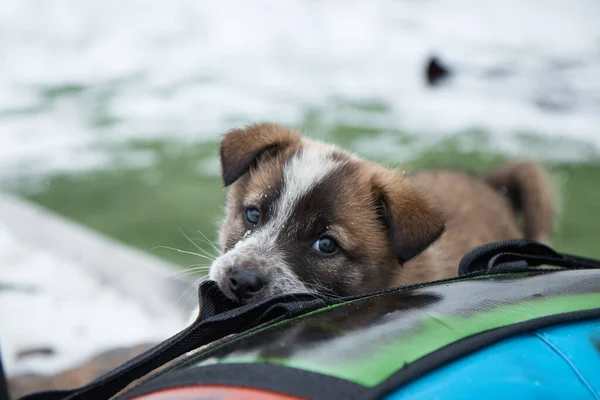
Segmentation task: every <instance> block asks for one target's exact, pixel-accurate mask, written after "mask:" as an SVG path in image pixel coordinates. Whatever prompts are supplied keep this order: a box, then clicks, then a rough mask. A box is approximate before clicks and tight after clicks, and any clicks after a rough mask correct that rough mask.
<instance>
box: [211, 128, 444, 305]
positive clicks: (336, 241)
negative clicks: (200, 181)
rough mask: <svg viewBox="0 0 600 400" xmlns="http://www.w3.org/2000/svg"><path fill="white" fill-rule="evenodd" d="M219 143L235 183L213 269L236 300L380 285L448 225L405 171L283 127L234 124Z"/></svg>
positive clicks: (343, 292) (228, 180) (226, 172)
mask: <svg viewBox="0 0 600 400" xmlns="http://www.w3.org/2000/svg"><path fill="white" fill-rule="evenodd" d="M220 150H221V167H222V171H223V181H224V184H225V185H226V186H231V187H230V190H229V192H228V195H227V204H226V211H225V220H224V223H223V225H222V227H221V231H220V236H219V242H220V246H221V248H222V250H223V253H222V255H221V256H220V257H219V258H217V260H216V261H215V262H214V263H213V264H212V266H211V269H210V278H211V279H213V280H215V281H217V283H218V284H219V286H220V287H221V289H222V290H223V291H224V292H225V293H226V294H227V295H228V296H230V297H231V298H232V299H234V300H238V301H240V302H242V303H248V302H253V301H258V300H262V299H264V298H267V297H270V296H275V295H279V294H284V293H294V292H313V293H318V294H322V295H332V296H347V295H353V294H359V293H365V292H368V291H372V290H377V289H383V288H385V287H388V286H389V285H390V284H391V283H392V280H393V279H394V277H395V275H396V274H397V270H398V268H400V266H399V264H402V263H403V262H405V261H407V260H410V259H411V258H413V257H414V256H416V255H417V254H419V253H420V252H422V251H423V250H424V249H425V248H426V247H427V246H428V245H429V244H431V243H432V242H433V241H434V240H436V239H437V237H438V236H439V235H440V234H441V233H442V231H443V229H444V218H443V216H442V214H441V212H440V211H439V210H438V208H437V206H436V204H435V202H434V201H433V200H432V199H430V198H429V197H428V196H426V195H425V194H424V193H422V192H420V191H418V190H417V189H415V188H414V187H413V186H411V185H410V184H409V183H408V182H406V181H405V180H404V179H403V177H402V175H401V174H398V173H396V172H393V171H390V170H387V169H385V168H383V167H381V166H379V165H377V164H375V163H371V162H368V161H365V160H362V159H360V158H358V157H356V156H354V155H351V154H349V153H347V152H344V151H342V150H340V149H339V148H337V147H334V146H331V145H328V144H324V143H320V142H314V141H311V140H307V139H302V138H301V137H300V136H299V134H298V133H296V132H295V131H292V130H290V129H287V128H285V127H282V126H279V125H274V124H258V125H253V126H251V127H249V128H247V129H240V130H234V131H231V132H229V133H228V134H226V135H225V137H224V138H223V141H222V143H221V149H220Z"/></svg>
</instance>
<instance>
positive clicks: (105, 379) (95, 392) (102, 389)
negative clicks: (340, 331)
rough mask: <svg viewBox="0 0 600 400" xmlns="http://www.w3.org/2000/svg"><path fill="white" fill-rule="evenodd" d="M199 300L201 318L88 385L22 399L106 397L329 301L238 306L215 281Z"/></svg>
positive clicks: (305, 298) (287, 299) (306, 297)
mask: <svg viewBox="0 0 600 400" xmlns="http://www.w3.org/2000/svg"><path fill="white" fill-rule="evenodd" d="M199 300H200V305H201V307H200V315H199V317H198V319H196V321H195V322H194V323H193V324H192V325H191V326H189V327H187V328H186V329H184V330H183V331H181V332H180V333H178V334H176V335H175V336H173V337H171V338H170V339H167V340H166V341H164V342H162V343H161V344H159V345H157V346H155V347H153V348H152V349H150V350H148V351H146V352H144V353H142V354H140V355H139V356H137V357H135V358H133V359H132V360H130V361H128V362H126V363H125V364H123V365H121V366H120V367H118V368H116V369H114V370H113V371H111V372H109V373H108V374H106V375H103V376H101V377H99V378H97V379H95V380H93V381H92V382H90V383H88V384H87V385H85V386H82V387H80V388H76V389H70V390H52V391H45V392H38V393H33V394H30V395H27V396H25V397H22V400H25V399H26V400H55V399H56V400H58V399H68V400H76V399H78V400H79V399H107V398H109V397H111V396H113V395H114V394H116V393H118V392H119V391H120V390H122V389H123V388H125V387H126V386H127V385H128V384H130V383H131V382H133V381H134V380H136V379H139V378H141V377H143V376H144V375H146V374H148V373H150V372H151V371H153V370H154V369H156V368H158V367H160V366H161V365H163V364H165V363H167V362H169V361H171V360H173V359H175V358H177V357H179V356H180V355H182V354H184V353H187V352H188V351H192V350H194V349H196V348H198V347H200V346H203V345H205V344H208V343H210V342H213V341H215V340H217V339H220V338H223V337H225V336H227V335H231V334H235V333H240V332H244V331H247V330H249V329H252V328H255V327H258V326H259V325H262V324H265V323H274V322H277V321H279V320H283V319H287V318H292V317H295V316H298V315H300V314H303V313H305V312H308V311H311V310H315V309H318V308H322V307H325V306H326V305H328V304H329V302H328V301H325V300H323V299H322V298H318V297H316V296H314V295H311V294H294V295H284V296H279V297H275V298H272V299H268V300H265V301H263V302H260V303H256V304H249V305H245V306H239V304H237V303H234V302H233V301H231V300H230V299H228V298H227V297H226V296H225V295H224V294H223V292H221V290H220V289H219V288H218V286H217V284H216V283H215V282H213V281H207V282H204V283H203V284H202V285H201V286H200V288H199Z"/></svg>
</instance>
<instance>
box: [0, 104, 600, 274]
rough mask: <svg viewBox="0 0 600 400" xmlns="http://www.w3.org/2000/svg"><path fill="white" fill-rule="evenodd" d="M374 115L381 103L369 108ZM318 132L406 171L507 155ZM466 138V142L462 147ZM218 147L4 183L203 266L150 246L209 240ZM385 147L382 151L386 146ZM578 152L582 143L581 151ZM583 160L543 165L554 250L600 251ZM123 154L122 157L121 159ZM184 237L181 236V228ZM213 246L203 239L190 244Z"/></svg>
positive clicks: (165, 150)
mask: <svg viewBox="0 0 600 400" xmlns="http://www.w3.org/2000/svg"><path fill="white" fill-rule="evenodd" d="M372 108H373V110H374V112H382V111H385V110H380V108H381V107H377V105H374V106H372ZM304 128H306V130H307V131H310V132H311V133H312V134H313V135H312V136H313V137H319V135H317V134H315V133H316V132H319V128H320V126H319V121H318V119H317V118H316V117H311V115H310V113H309V114H308V116H307V119H306V123H305V126H304ZM323 131H326V132H327V133H326V134H325V135H323V136H324V139H326V140H328V141H331V142H334V143H337V144H339V145H342V146H344V147H346V148H351V149H352V150H354V151H356V152H357V153H359V154H362V155H365V156H367V157H369V158H371V159H375V160H378V161H385V162H386V163H387V164H388V165H393V164H396V165H402V166H403V167H405V168H407V169H409V170H416V169H422V168H433V167H444V168H448V167H450V168H460V169H463V170H464V169H466V170H470V171H474V172H483V171H485V170H487V169H488V168H490V167H492V166H494V165H497V164H499V163H501V162H503V161H504V160H505V157H504V156H502V155H500V154H497V153H495V152H494V151H493V149H491V148H490V146H488V137H487V135H486V134H485V133H483V132H476V131H474V132H465V133H462V134H458V135H455V136H453V137H450V138H447V139H445V140H443V141H439V142H437V143H435V144H434V145H430V146H421V147H420V148H419V149H418V150H414V153H411V158H412V159H411V160H410V161H408V162H402V160H401V159H400V158H402V154H404V155H406V154H407V152H408V153H410V152H411V151H412V150H411V149H413V148H414V144H415V143H418V142H419V141H418V135H414V134H412V135H411V134H405V133H401V132H391V131H381V130H378V129H375V128H362V127H357V126H351V125H347V126H334V127H331V126H330V127H328V128H327V129H323ZM381 138H385V139H386V141H387V142H392V143H393V144H394V148H395V149H397V152H398V154H399V156H398V158H399V159H397V160H393V159H394V153H393V152H391V154H390V151H385V150H386V149H384V148H382V149H381V150H382V151H381V155H378V154H377V148H375V149H373V148H371V149H369V150H368V151H363V150H364V149H365V148H366V147H364V144H365V143H369V142H373V143H378V142H377V140H379V139H381ZM465 144H466V145H465ZM217 145H218V143H217V142H216V141H214V142H203V143H197V144H189V143H182V142H177V141H136V142H131V143H128V145H127V146H125V147H120V148H118V149H115V150H114V154H115V157H114V158H115V162H114V163H112V164H111V167H110V168H105V169H102V170H96V171H93V172H84V173H70V174H59V175H54V176H51V177H49V178H48V179H45V180H44V184H42V185H31V184H29V183H26V182H25V181H22V182H18V183H17V184H13V185H12V188H11V189H12V190H13V191H15V192H17V193H18V194H21V195H24V196H25V197H28V198H30V199H31V200H33V201H35V202H37V203H39V204H41V205H43V206H45V207H48V208H49V209H51V210H54V211H56V212H58V213H59V214H62V215H64V216H66V217H68V218H71V219H73V220H75V221H78V222H80V223H82V224H84V225H87V226H89V227H90V228H92V229H94V230H96V231H99V232H102V233H105V234H107V235H108V236H111V237H113V238H116V239H118V240H121V241H123V242H125V243H128V244H130V245H133V246H135V247H137V248H139V249H141V250H143V251H146V252H149V253H151V254H154V255H156V256H159V257H163V258H165V259H167V260H170V261H174V262H176V263H178V264H180V265H183V266H188V265H191V264H208V263H209V262H208V261H207V260H205V259H202V258H200V257H195V256H193V255H190V254H184V253H179V252H176V251H173V250H169V249H164V248H162V247H157V246H168V247H173V248H177V249H182V250H186V251H195V250H196V249H195V247H194V245H193V244H192V243H190V241H189V240H188V239H187V238H186V237H185V235H187V236H189V237H191V238H198V239H202V236H201V234H200V233H198V232H201V233H202V234H204V235H206V236H207V237H208V238H209V239H210V240H213V241H214V240H215V238H216V229H217V228H216V227H217V222H218V220H219V218H220V217H221V213H222V206H223V201H224V196H225V192H226V191H225V189H224V188H223V187H222V185H221V181H220V177H219V175H218V162H217V158H216V156H217ZM522 145H523V146H528V145H531V146H535V147H536V149H538V150H539V149H540V148H542V149H543V147H544V146H546V147H552V146H557V145H560V143H556V142H551V141H548V140H543V139H539V138H537V137H534V136H528V135H524V136H523V144H522ZM387 150H389V149H387ZM135 151H145V152H150V153H151V154H153V155H154V156H155V159H156V162H155V163H153V164H152V165H150V166H143V167H128V166H127V163H126V159H127V155H128V154H130V152H135ZM582 151H584V150H582ZM584 158H585V159H586V161H584V162H581V163H546V164H545V165H546V167H547V168H548V169H549V170H550V172H551V174H552V176H553V177H554V178H555V181H556V183H557V187H558V189H559V191H560V196H561V213H560V217H559V221H558V225H557V234H556V240H555V247H556V248H557V249H559V250H561V251H565V252H570V253H575V254H580V255H585V256H591V257H599V258H600V241H599V240H598V237H599V234H600V216H599V215H598V213H597V211H598V210H599V206H598V203H599V199H600V185H598V184H597V182H598V179H599V178H600V162H598V161H596V158H595V157H594V156H593V155H592V156H590V155H586V156H585V157H584ZM119 160H121V161H122V162H119ZM184 234H185V235H184ZM195 242H196V244H197V245H199V246H201V247H202V248H203V249H205V250H207V251H209V252H213V253H214V251H213V250H212V249H211V247H210V246H209V245H208V244H206V243H204V242H202V241H201V240H198V241H195Z"/></svg>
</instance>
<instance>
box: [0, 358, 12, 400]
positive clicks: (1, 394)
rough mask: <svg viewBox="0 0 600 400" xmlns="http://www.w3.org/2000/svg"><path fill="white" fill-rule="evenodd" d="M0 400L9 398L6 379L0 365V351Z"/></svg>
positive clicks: (0, 361)
mask: <svg viewBox="0 0 600 400" xmlns="http://www.w3.org/2000/svg"><path fill="white" fill-rule="evenodd" d="M0 400H10V396H9V394H8V380H7V378H6V374H5V373H4V367H3V366H2V352H0Z"/></svg>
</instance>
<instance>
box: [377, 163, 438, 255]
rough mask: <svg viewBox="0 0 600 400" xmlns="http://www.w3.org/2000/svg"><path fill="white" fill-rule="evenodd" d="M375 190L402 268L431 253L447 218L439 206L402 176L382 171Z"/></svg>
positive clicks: (378, 175)
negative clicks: (428, 251)
mask: <svg viewBox="0 0 600 400" xmlns="http://www.w3.org/2000/svg"><path fill="white" fill-rule="evenodd" d="M373 186H374V190H375V194H376V196H377V197H378V199H377V200H378V202H380V204H381V205H382V208H383V216H384V219H385V221H386V224H387V226H388V229H389V234H390V241H391V245H392V250H393V252H394V255H395V256H396V259H397V260H398V262H399V263H400V264H402V263H404V262H406V261H408V260H410V259H411V258H413V257H415V256H416V255H418V254H419V253H421V252H422V251H424V250H425V249H427V247H429V245H430V244H432V243H433V242H434V241H436V240H437V239H438V238H439V237H440V235H441V234H442V233H443V232H444V224H445V222H446V218H445V215H444V213H443V212H442V211H441V209H440V207H439V205H438V204H437V202H436V201H435V200H434V199H433V198H431V197H430V196H429V195H427V194H425V193H424V192H422V191H420V190H418V189H417V188H416V187H415V186H413V185H412V184H411V183H409V182H407V181H406V179H405V178H404V177H403V176H402V175H400V174H397V173H394V172H392V171H387V170H386V171H381V173H379V174H377V175H376V176H375V179H374V185H373Z"/></svg>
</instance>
